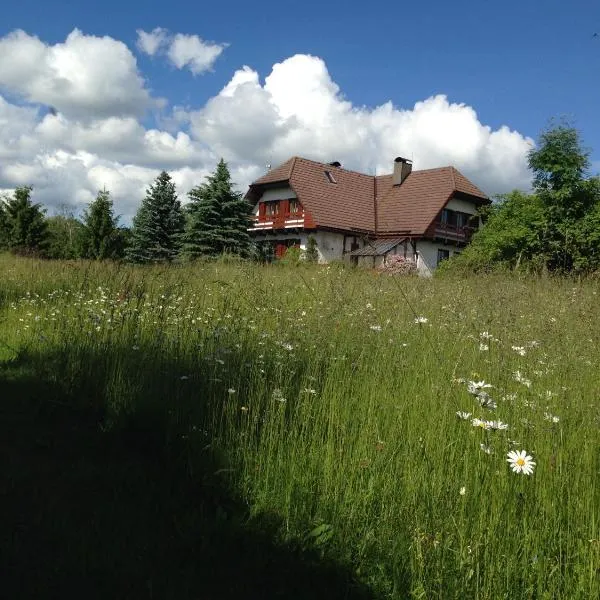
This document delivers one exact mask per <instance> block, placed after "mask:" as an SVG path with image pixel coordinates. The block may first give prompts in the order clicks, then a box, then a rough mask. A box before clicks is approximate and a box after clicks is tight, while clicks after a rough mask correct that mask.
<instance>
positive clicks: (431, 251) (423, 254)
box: [415, 240, 461, 277]
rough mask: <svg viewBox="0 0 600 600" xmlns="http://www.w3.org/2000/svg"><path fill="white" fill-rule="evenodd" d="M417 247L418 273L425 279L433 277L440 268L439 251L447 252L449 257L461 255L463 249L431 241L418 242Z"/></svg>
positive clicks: (416, 242)
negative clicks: (434, 272)
mask: <svg viewBox="0 0 600 600" xmlns="http://www.w3.org/2000/svg"><path fill="white" fill-rule="evenodd" d="M415 245H416V247H417V272H418V273H419V275H423V276H424V277H431V275H432V273H433V271H435V268H436V267H437V266H438V250H447V251H448V254H449V257H450V256H453V255H454V254H460V251H461V249H460V248H456V247H454V246H448V245H444V244H440V243H436V242H432V241H430V240H416V241H415Z"/></svg>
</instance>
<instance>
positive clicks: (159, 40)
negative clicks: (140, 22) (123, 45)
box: [136, 27, 169, 56]
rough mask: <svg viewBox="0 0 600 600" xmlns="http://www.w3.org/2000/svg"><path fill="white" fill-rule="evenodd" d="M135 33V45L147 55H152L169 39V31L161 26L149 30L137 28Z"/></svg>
mask: <svg viewBox="0 0 600 600" xmlns="http://www.w3.org/2000/svg"><path fill="white" fill-rule="evenodd" d="M137 34H138V38H137V42H136V46H137V47H138V49H139V50H140V52H143V53H144V54H147V55H148V56H154V55H155V54H156V53H157V52H158V51H159V50H160V49H161V48H162V47H163V46H164V45H165V44H166V43H167V41H168V39H169V32H168V31H167V30H166V29H164V28H163V27H155V28H154V29H153V30H152V31H150V32H147V31H144V30H143V29H138V30H137Z"/></svg>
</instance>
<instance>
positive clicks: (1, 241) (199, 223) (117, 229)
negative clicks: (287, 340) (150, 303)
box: [0, 159, 253, 263]
mask: <svg viewBox="0 0 600 600" xmlns="http://www.w3.org/2000/svg"><path fill="white" fill-rule="evenodd" d="M31 196H32V188H31V187H28V186H25V187H19V188H17V189H16V190H15V192H14V193H13V194H12V196H9V197H5V198H0V250H9V251H11V252H13V253H15V254H20V255H25V256H38V257H44V258H56V259H74V258H86V259H93V260H107V259H125V260H127V261H130V262H134V263H158V262H171V261H174V260H176V259H195V258H200V257H215V256H219V255H221V254H223V253H231V254H236V255H239V256H241V257H249V256H251V255H252V253H253V246H252V242H251V239H250V236H249V234H248V226H249V223H250V217H251V211H252V207H251V206H250V205H249V203H248V202H246V200H244V198H243V196H242V194H240V193H239V192H237V191H234V189H233V184H232V181H231V175H230V172H229V169H228V167H227V164H226V163H225V161H224V160H223V159H221V161H220V162H219V164H218V165H217V167H216V170H215V172H214V173H213V174H211V175H209V176H208V177H207V178H206V181H205V182H204V183H202V184H200V185H198V186H196V187H194V188H193V189H192V190H191V191H190V192H189V194H188V196H189V199H190V202H189V203H188V204H187V205H186V206H185V207H182V205H181V202H180V201H179V199H178V197H177V190H176V188H175V184H174V182H173V181H172V179H171V176H170V175H169V174H168V173H167V172H166V171H163V172H162V173H161V174H160V175H159V176H158V177H157V178H156V180H155V181H154V183H153V184H152V185H150V187H149V188H148V190H147V191H146V196H145V198H144V199H143V201H142V203H141V205H140V207H139V209H138V211H137V213H136V215H135V217H134V219H133V225H132V227H131V228H127V227H122V226H120V225H119V217H118V216H115V214H114V207H113V201H112V198H111V196H110V192H109V191H108V190H105V189H104V190H101V191H100V192H98V195H97V197H96V198H95V199H94V200H93V201H92V202H91V203H90V205H89V206H88V207H87V209H86V210H85V211H84V213H83V216H82V218H81V219H77V218H75V216H74V215H73V214H69V213H65V214H60V215H56V216H52V217H46V214H45V209H44V208H43V207H42V206H41V205H40V204H36V203H34V202H33V201H32V197H31Z"/></svg>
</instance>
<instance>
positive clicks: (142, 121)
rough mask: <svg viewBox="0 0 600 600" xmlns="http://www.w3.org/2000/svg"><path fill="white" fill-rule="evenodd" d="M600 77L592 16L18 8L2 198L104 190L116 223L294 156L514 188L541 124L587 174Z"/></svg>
mask: <svg viewBox="0 0 600 600" xmlns="http://www.w3.org/2000/svg"><path fill="white" fill-rule="evenodd" d="M595 33H597V34H598V35H597V36H594V34H595ZM599 71H600V2H598V1H597V0H596V1H594V2H592V1H590V0H588V1H583V0H573V1H571V2H570V3H565V2H558V1H557V0H544V1H541V0H519V1H514V0H505V2H503V3H490V2H481V1H478V2H475V1H466V0H455V1H454V2H452V3H449V2H447V1H444V2H442V1H441V0H430V1H429V2H420V3H418V2H412V3H402V2H396V3H389V2H385V3H384V2H380V1H379V0H372V1H371V2H369V3H360V4H359V3H357V2H352V1H349V2H344V3H341V2H335V1H330V2H323V1H322V0H321V1H319V2H317V1H315V0H304V1H303V2H297V1H296V2H286V1H285V0H278V1H277V2H274V1H272V0H265V1H262V2H254V3H252V2H239V1H235V2H233V1H229V0H222V1H220V2H210V3H205V2H199V1H198V0H195V1H194V2H188V1H183V0H171V1H170V2H161V3H155V2H148V1H146V2H140V1H139V0H129V1H128V2H123V1H122V0H121V1H120V2H116V1H114V0H104V1H103V2H102V3H95V4H93V3H85V2H74V1H66V0H53V2H51V3H42V2H40V1H39V0H38V1H37V2H34V1H32V0H20V1H19V2H12V3H9V4H8V5H7V6H4V7H3V10H2V15H1V18H0V191H4V192H7V193H10V191H11V190H13V189H14V188H15V187H17V186H20V185H32V186H33V188H34V189H33V198H34V200H35V201H36V202H40V203H42V204H43V205H44V206H46V207H47V209H48V213H49V214H57V213H60V212H64V211H65V210H71V211H73V212H74V213H75V214H81V211H82V210H83V209H85V207H86V206H87V204H88V203H89V202H90V201H91V200H93V198H94V197H95V196H96V193H97V192H98V190H99V189H103V188H106V189H108V190H109V191H110V192H111V194H112V197H113V200H114V203H115V210H116V212H117V213H118V214H120V215H121V217H122V222H124V223H128V222H130V220H131V218H132V216H133V215H134V214H135V212H136V210H137V208H138V207H139V204H140V202H141V200H142V199H143V197H144V194H145V191H146V189H147V187H148V185H149V184H150V183H152V181H153V180H154V178H155V177H156V176H157V175H158V173H159V172H160V171H161V170H163V169H165V170H167V171H169V173H171V175H172V177H173V179H174V181H175V183H176V184H177V189H178V192H179V194H180V197H181V200H182V201H183V202H185V201H186V198H187V193H188V191H189V190H190V189H191V188H192V187H194V186H196V185H198V184H200V183H202V182H203V181H204V178H205V176H206V175H207V174H209V173H210V172H211V171H213V170H214V168H215V165H216V163H217V162H218V160H219V158H221V157H223V158H224V159H225V160H226V161H227V162H228V164H229V166H230V169H231V172H232V177H233V180H234V181H235V182H236V184H237V186H238V189H239V190H240V191H245V190H246V188H247V186H248V184H249V183H250V182H251V181H252V180H254V179H256V178H257V177H259V176H261V175H262V174H264V173H265V172H266V169H267V168H268V167H267V165H272V166H273V167H275V166H276V165H277V164H279V163H281V162H283V161H285V160H287V159H288V158H289V157H290V156H293V155H299V156H305V157H307V158H313V159H315V160H322V161H326V162H330V161H333V160H339V161H340V162H341V163H342V164H343V166H344V167H347V168H350V169H355V170H359V171H363V172H368V173H378V174H382V173H388V172H391V170H392V163H393V159H394V158H395V157H396V156H404V157H407V158H411V159H412V160H413V161H414V168H415V169H425V168H432V167H439V166H446V165H454V166H455V167H457V168H458V169H459V170H460V171H461V172H463V173H464V174H465V175H466V176H467V177H469V178H470V179H471V180H472V181H473V182H474V183H476V184H477V185H478V186H480V187H481V188H482V189H483V190H484V191H485V192H486V193H488V194H489V195H490V196H493V195H495V194H501V193H505V192H507V191H510V190H512V189H515V188H519V189H525V190H526V189H528V187H529V185H530V180H531V177H530V173H529V171H528V169H527V153H528V151H529V150H530V149H531V148H532V147H534V145H535V142H536V139H537V138H538V136H539V133H540V131H541V130H542V129H543V128H545V127H547V126H548V124H549V122H550V120H551V119H553V118H554V119H556V118H562V117H566V118H568V119H569V120H571V121H572V122H573V123H574V125H575V126H576V127H577V128H578V129H579V131H580V132H581V136H582V139H583V142H584V144H585V146H586V147H588V148H589V149H590V150H591V159H592V173H597V172H598V171H600V126H599V123H600V121H599V120H598V106H600V78H599V77H598V73H599Z"/></svg>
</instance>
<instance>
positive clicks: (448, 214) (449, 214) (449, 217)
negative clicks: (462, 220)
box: [440, 208, 457, 227]
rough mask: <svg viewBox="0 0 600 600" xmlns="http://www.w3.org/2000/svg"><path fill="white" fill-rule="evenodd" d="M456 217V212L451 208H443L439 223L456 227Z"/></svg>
mask: <svg viewBox="0 0 600 600" xmlns="http://www.w3.org/2000/svg"><path fill="white" fill-rule="evenodd" d="M456 217H457V213H455V212H454V211H453V210H450V209H449V208H444V210H442V215H441V217H440V223H443V224H444V225H449V226H452V227H456Z"/></svg>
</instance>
